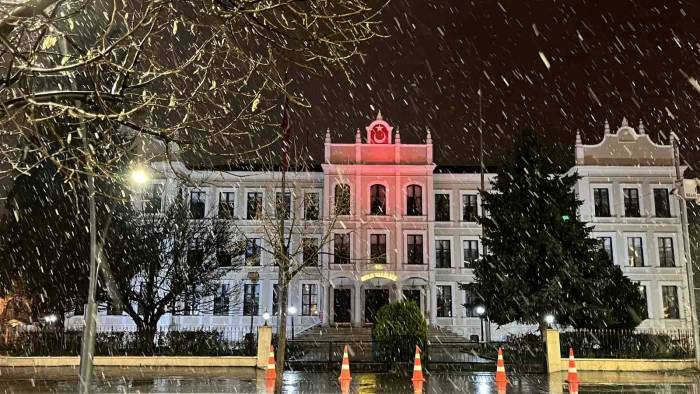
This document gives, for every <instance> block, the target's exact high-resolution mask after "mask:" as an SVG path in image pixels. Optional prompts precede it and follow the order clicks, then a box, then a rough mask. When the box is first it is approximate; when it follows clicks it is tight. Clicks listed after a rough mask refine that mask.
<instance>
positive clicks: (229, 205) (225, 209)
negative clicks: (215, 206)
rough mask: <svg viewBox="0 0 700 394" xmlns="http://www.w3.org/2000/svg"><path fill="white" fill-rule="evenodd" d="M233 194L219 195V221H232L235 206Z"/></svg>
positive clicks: (223, 193)
mask: <svg viewBox="0 0 700 394" xmlns="http://www.w3.org/2000/svg"><path fill="white" fill-rule="evenodd" d="M235 197H236V195H235V193H234V192H221V193H219V219H233V217H234V212H235V210H234V208H235V206H236V204H235Z"/></svg>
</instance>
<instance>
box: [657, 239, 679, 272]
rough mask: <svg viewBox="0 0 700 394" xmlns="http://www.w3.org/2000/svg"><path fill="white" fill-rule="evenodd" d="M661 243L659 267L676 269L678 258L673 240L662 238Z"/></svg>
mask: <svg viewBox="0 0 700 394" xmlns="http://www.w3.org/2000/svg"><path fill="white" fill-rule="evenodd" d="M658 242H659V265H660V266H662V267H675V266H676V258H675V256H674V254H675V253H674V251H673V238H671V237H660V238H659V239H658Z"/></svg>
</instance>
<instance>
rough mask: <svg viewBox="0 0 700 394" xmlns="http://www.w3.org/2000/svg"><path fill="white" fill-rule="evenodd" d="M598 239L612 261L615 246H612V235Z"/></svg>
mask: <svg viewBox="0 0 700 394" xmlns="http://www.w3.org/2000/svg"><path fill="white" fill-rule="evenodd" d="M598 241H599V242H600V248H601V249H603V250H604V251H605V253H607V255H608V258H609V259H610V262H611V263H612V262H613V261H614V260H613V247H612V237H598Z"/></svg>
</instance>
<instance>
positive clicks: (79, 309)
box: [73, 300, 85, 316]
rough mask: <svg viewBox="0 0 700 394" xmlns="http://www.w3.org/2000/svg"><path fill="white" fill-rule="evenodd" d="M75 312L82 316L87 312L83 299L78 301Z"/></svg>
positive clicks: (76, 314)
mask: <svg viewBox="0 0 700 394" xmlns="http://www.w3.org/2000/svg"><path fill="white" fill-rule="evenodd" d="M73 314H74V315H75V316H82V315H84V314H85V303H84V302H83V301H82V300H78V301H76V303H75V309H73Z"/></svg>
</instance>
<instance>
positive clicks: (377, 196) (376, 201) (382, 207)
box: [369, 185, 386, 215]
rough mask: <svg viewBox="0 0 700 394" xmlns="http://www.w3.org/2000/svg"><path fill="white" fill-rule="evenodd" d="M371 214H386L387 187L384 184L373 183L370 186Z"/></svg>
mask: <svg viewBox="0 0 700 394" xmlns="http://www.w3.org/2000/svg"><path fill="white" fill-rule="evenodd" d="M369 200H370V211H369V213H370V214H371V215H386V188H385V187H384V185H372V186H370V188H369Z"/></svg>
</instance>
